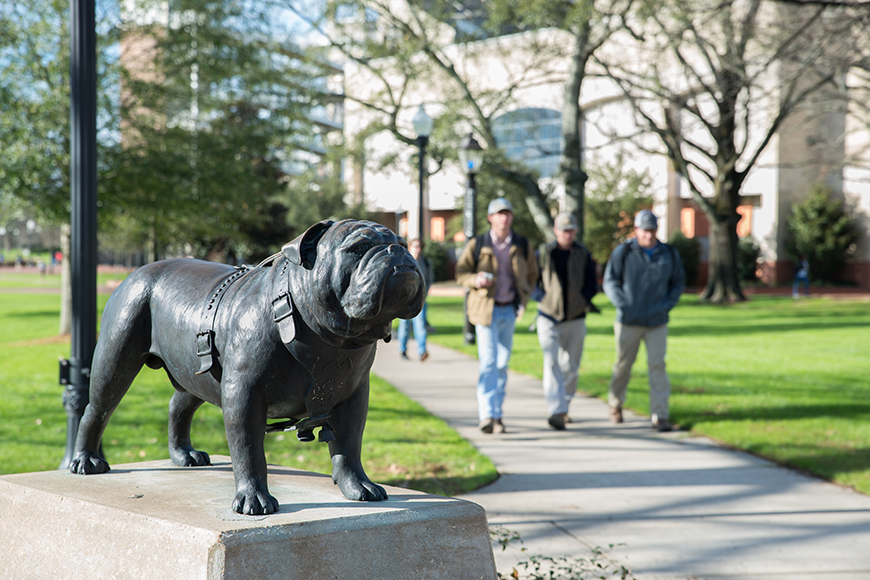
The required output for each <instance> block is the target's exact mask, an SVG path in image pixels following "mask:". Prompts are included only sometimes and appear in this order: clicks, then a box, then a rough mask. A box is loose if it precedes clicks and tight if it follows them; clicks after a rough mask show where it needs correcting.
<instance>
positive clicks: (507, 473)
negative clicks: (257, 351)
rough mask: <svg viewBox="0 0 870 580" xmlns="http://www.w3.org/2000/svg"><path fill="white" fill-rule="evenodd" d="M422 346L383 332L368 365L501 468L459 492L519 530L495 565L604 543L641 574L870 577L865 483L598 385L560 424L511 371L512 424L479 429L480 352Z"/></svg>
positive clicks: (535, 386)
mask: <svg viewBox="0 0 870 580" xmlns="http://www.w3.org/2000/svg"><path fill="white" fill-rule="evenodd" d="M430 355H431V357H430V358H429V360H428V361H426V362H425V363H420V362H418V361H416V360H413V359H412V360H411V361H403V360H402V359H401V358H400V357H399V354H398V349H397V347H396V343H395V342H392V343H388V344H384V343H380V344H379V346H378V355H377V359H376V361H375V365H374V368H373V372H374V373H375V374H377V375H379V376H381V377H383V378H384V379H386V380H387V381H389V382H390V383H392V384H393V385H395V386H396V387H397V388H398V389H400V390H401V391H403V392H404V393H406V394H407V395H408V396H410V397H411V398H412V399H415V400H416V401H418V402H419V403H420V404H422V405H423V406H424V407H425V408H426V409H427V410H428V411H429V412H431V413H432V414H434V415H437V416H439V417H442V418H443V419H444V420H446V421H447V422H448V423H449V424H450V425H451V426H452V427H453V428H454V429H456V430H457V431H458V432H459V433H460V434H461V435H462V436H463V437H465V438H466V439H467V440H469V441H470V442H471V443H472V444H473V445H475V446H476V447H477V448H478V449H479V450H480V451H481V452H482V453H483V454H484V455H486V456H488V457H489V458H490V459H492V461H493V463H495V465H496V467H497V468H498V470H499V473H501V477H500V478H499V479H498V480H497V481H495V482H494V483H492V484H490V485H488V486H486V487H484V488H482V489H479V490H477V491H474V492H472V493H469V494H467V495H465V496H462V497H463V498H464V499H468V500H470V501H474V502H476V503H478V504H480V505H482V506H483V507H484V508H485V509H486V511H487V514H488V518H489V522H490V524H501V525H503V526H504V527H505V528H507V529H509V530H512V531H515V532H518V533H519V534H520V535H521V537H522V540H523V544H522V547H524V548H525V549H526V551H525V552H521V551H520V547H519V546H516V545H515V544H512V545H511V546H512V547H509V548H508V549H507V550H506V551H504V552H502V551H500V549H497V550H496V552H495V556H496V561H497V562H498V569H499V570H500V571H502V572H503V573H504V572H505V571H510V566H511V565H513V564H514V563H516V562H517V561H520V560H525V559H527V558H528V557H529V556H530V555H535V554H542V555H549V556H562V555H572V556H577V557H588V556H589V550H590V548H595V547H600V548H602V549H603V550H604V553H605V555H607V556H608V557H609V558H610V559H612V560H613V561H615V562H618V563H620V564H622V565H624V566H626V567H627V568H629V569H630V570H632V573H633V574H634V575H635V577H636V578H638V579H639V580H651V579H677V578H680V579H686V578H692V579H695V578H697V579H708V580H714V579H726V578H727V579H734V578H741V579H749V578H752V579H755V578H757V579H763V580H795V579H798V580H800V579H803V578H807V579H809V578H814V579H822V578H824V579H825V580H831V579H835V580H840V579H842V580H846V579H848V580H857V579H859V578H862V579H864V578H870V497H867V496H864V495H862V494H859V493H856V492H853V491H850V490H847V489H843V488H841V487H838V486H836V485H833V484H830V483H826V482H823V481H820V480H818V479H814V478H811V477H807V476H804V475H801V474H799V473H797V472H795V471H792V470H789V469H785V468H782V467H778V466H777V465H776V464H773V463H771V462H768V461H765V460H763V459H759V458H757V457H754V456H751V455H749V454H746V453H742V452H738V451H733V450H731V449H727V448H724V447H722V446H720V445H718V444H716V443H715V442H713V441H711V440H709V439H707V438H703V437H695V436H692V435H690V434H688V433H686V432H679V431H677V432H673V433H664V434H659V433H656V432H654V431H653V430H652V429H650V427H649V419H648V418H647V417H640V416H636V415H632V414H631V413H626V417H625V418H626V422H625V423H624V424H622V425H619V426H617V425H613V424H611V423H609V422H608V420H607V405H606V403H604V402H602V401H600V400H598V399H592V398H587V397H579V398H575V400H574V402H573V403H572V406H571V417H572V419H573V420H574V423H572V424H570V425H569V427H568V430H566V431H561V432H557V431H554V430H552V429H550V428H549V427H547V425H546V421H545V418H546V410H545V406H544V400H543V395H542V393H541V385H540V381H538V380H537V379H532V378H529V377H526V376H523V375H519V374H516V373H511V376H510V378H509V379H508V395H507V400H506V407H505V424H506V425H507V429H508V432H507V433H506V434H505V435H484V434H482V433H481V432H480V431H478V429H477V402H476V398H475V383H476V380H477V361H476V359H474V358H471V357H468V356H466V355H463V354H461V353H458V352H456V351H453V350H449V349H445V348H442V347H439V346H438V345H434V344H431V345H430ZM581 381H582V376H581ZM611 545H612V546H613V547H610V546H611Z"/></svg>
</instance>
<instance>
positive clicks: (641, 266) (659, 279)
mask: <svg viewBox="0 0 870 580" xmlns="http://www.w3.org/2000/svg"><path fill="white" fill-rule="evenodd" d="M685 286H686V274H685V272H684V271H683V263H682V261H681V260H680V254H679V252H677V250H676V249H675V248H673V247H672V246H669V245H668V244H665V243H664V242H659V243H658V245H657V246H656V247H655V249H653V252H652V256H648V255H647V253H646V252H645V251H644V250H643V248H641V247H640V245H639V244H638V243H637V240H634V239H632V240H629V241H628V242H625V243H624V244H620V245H619V246H618V247H617V248H616V249H615V250H613V253H612V254H611V255H610V260H608V262H607V268H606V269H605V271H604V292H605V294H607V297H608V298H609V299H610V301H611V302H612V303H613V305H614V306H616V322H621V323H622V324H628V325H630V326H660V325H662V324H667V322H668V312H670V310H671V308H673V307H674V306H676V304H677V302H678V301H679V300H680V295H681V294H682V293H683V288H685Z"/></svg>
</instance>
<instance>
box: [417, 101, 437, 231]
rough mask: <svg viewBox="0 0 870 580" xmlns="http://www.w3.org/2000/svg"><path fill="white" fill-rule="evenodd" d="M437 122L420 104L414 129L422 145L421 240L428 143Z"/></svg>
mask: <svg viewBox="0 0 870 580" xmlns="http://www.w3.org/2000/svg"><path fill="white" fill-rule="evenodd" d="M434 124H435V120H434V119H433V118H432V117H430V116H429V115H428V114H426V109H425V108H424V107H423V105H420V109H419V110H418V111H417V114H416V115H414V131H416V133H417V145H418V146H419V147H420V155H419V160H418V161H419V167H418V178H419V190H420V191H419V194H420V197H419V200H418V202H419V203H418V206H417V207H418V208H419V212H420V213H419V214H418V216H417V237H418V238H420V240H421V241H422V240H423V237H424V229H423V223H424V222H423V212H424V208H425V204H424V201H423V189H424V186H425V183H424V182H425V178H426V165H425V162H426V144H427V143H428V142H429V135H431V134H432V126H433V125H434Z"/></svg>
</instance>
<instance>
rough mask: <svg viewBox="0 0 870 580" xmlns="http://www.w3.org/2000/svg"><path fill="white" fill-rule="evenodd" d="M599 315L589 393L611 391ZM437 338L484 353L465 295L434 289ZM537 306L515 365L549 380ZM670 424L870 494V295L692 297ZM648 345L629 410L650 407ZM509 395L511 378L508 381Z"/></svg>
mask: <svg viewBox="0 0 870 580" xmlns="http://www.w3.org/2000/svg"><path fill="white" fill-rule="evenodd" d="M594 301H595V303H596V305H598V306H600V307H601V309H602V311H603V312H602V314H600V315H596V314H592V315H589V317H588V318H587V326H588V334H587V338H586V344H585V349H584V354H583V362H582V365H581V370H580V385H579V388H580V390H581V391H583V392H586V393H589V394H591V395H595V396H598V397H602V398H603V397H606V393H607V386H608V382H609V380H610V369H611V366H612V365H613V361H614V357H615V346H614V342H613V318H614V316H615V310H614V308H613V307H612V306H611V305H610V304H609V302H608V301H607V298H606V297H604V296H603V295H599V296H597V297H596V298H595V300H594ZM429 305H430V306H429V318H430V321H431V323H432V324H433V325H434V326H435V327H436V328H437V333H435V334H433V335H431V337H430V340H432V341H433V342H437V343H438V344H442V345H444V346H448V347H451V348H455V349H457V350H462V351H464V352H467V353H469V354H471V355H476V350H475V347H473V346H471V347H469V346H466V345H465V344H464V343H463V340H462V335H461V324H462V300H461V298H442V297H432V298H430V301H429ZM534 312H535V309H534V307H530V308H529V311H528V312H527V313H526V315H525V318H524V319H523V321H522V322H521V324H519V325H518V326H517V334H516V337H515V340H514V355H513V357H512V359H511V367H512V368H513V369H514V370H516V371H519V372H522V373H525V374H528V375H531V376H535V377H540V376H541V353H540V346H539V345H538V341H537V337H536V336H535V335H534V334H533V333H532V332H530V331H529V330H528V327H529V325H530V324H531V322H532V321H533V319H534ZM669 334H670V336H669V338H668V355H667V363H668V373H669V375H670V379H671V383H672V395H671V401H670V406H671V420H672V421H673V422H674V423H677V424H678V425H680V426H681V427H682V428H683V429H691V430H692V431H693V432H695V433H698V434H702V435H707V436H709V437H711V438H713V439H716V440H717V441H721V442H723V443H725V444H727V445H730V446H733V447H736V448H739V449H744V450H747V451H750V452H752V453H755V454H757V455H760V456H763V457H767V458H769V459H772V460H774V461H777V462H779V463H782V464H785V465H789V466H792V467H796V468H800V469H804V470H807V471H809V472H812V473H815V474H817V475H819V476H821V477H823V478H826V479H829V480H831V481H834V482H836V483H839V484H842V485H846V486H850V487H853V488H855V489H856V490H858V491H861V492H862V493H865V494H870V356H868V355H867V349H868V348H870V301H867V300H858V299H828V298H811V299H808V300H793V299H792V298H791V297H768V296H763V297H753V299H752V300H751V301H749V302H746V303H742V304H737V305H731V306H707V305H700V304H698V302H697V299H696V298H695V297H693V296H688V295H687V296H684V297H683V299H682V300H681V302H680V304H679V305H678V306H677V308H675V309H674V310H673V311H672V313H671V324H670V326H669ZM645 361H646V354H645V350H644V348H643V347H641V352H640V354H639V355H638V362H637V363H636V364H635V367H634V373H633V376H632V380H631V383H630V384H629V391H628V400H627V402H626V407H628V408H630V409H632V410H635V411H638V412H640V413H643V414H648V413H649V404H648V403H649V401H648V387H647V373H646V365H645ZM508 396H510V385H508Z"/></svg>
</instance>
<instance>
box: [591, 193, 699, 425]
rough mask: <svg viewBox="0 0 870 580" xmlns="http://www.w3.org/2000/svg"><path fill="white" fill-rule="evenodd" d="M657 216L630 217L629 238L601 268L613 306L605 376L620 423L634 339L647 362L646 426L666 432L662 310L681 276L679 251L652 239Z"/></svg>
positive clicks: (674, 296) (672, 301)
mask: <svg viewBox="0 0 870 580" xmlns="http://www.w3.org/2000/svg"><path fill="white" fill-rule="evenodd" d="M657 230H658V220H657V219H656V216H655V214H653V213H652V212H651V211H649V210H647V209H645V210H641V211H640V212H638V214H637V216H635V219H634V233H635V237H634V238H633V239H631V240H629V241H627V242H625V243H623V244H620V245H619V246H617V248H616V249H615V250H613V253H612V254H611V255H610V259H609V260H608V262H607V268H606V269H605V271H604V292H605V293H606V294H607V297H608V298H610V301H611V302H612V303H613V305H614V306H616V320H615V322H614V323H613V333H614V335H615V337H616V363H614V365H613V376H612V377H611V379H610V390H609V395H608V399H609V403H610V420H611V421H613V422H614V423H622V421H623V417H622V405H623V404H624V403H625V393H626V389H627V387H628V380H629V378H630V377H631V367H632V365H633V364H634V361H635V359H636V358H637V351H638V348H639V347H640V341H641V340H643V341H644V343H645V344H646V352H647V362H648V365H649V410H650V419H651V420H652V426H653V428H654V429H657V430H658V431H670V430H671V424H670V419H669V417H670V412H669V409H668V399H669V397H670V393H671V385H670V382H669V381H668V374H667V372H666V371H665V351H666V349H667V338H668V313H669V312H670V310H671V309H672V308H673V307H674V306H676V304H677V302H678V301H679V300H680V295H681V294H682V292H683V288H684V287H685V285H686V275H685V272H684V271H683V264H682V262H681V260H680V254H679V252H677V250H676V249H674V248H673V247H672V246H670V245H668V244H666V243H664V242H660V241H659V240H658V239H657V238H656V231H657Z"/></svg>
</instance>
